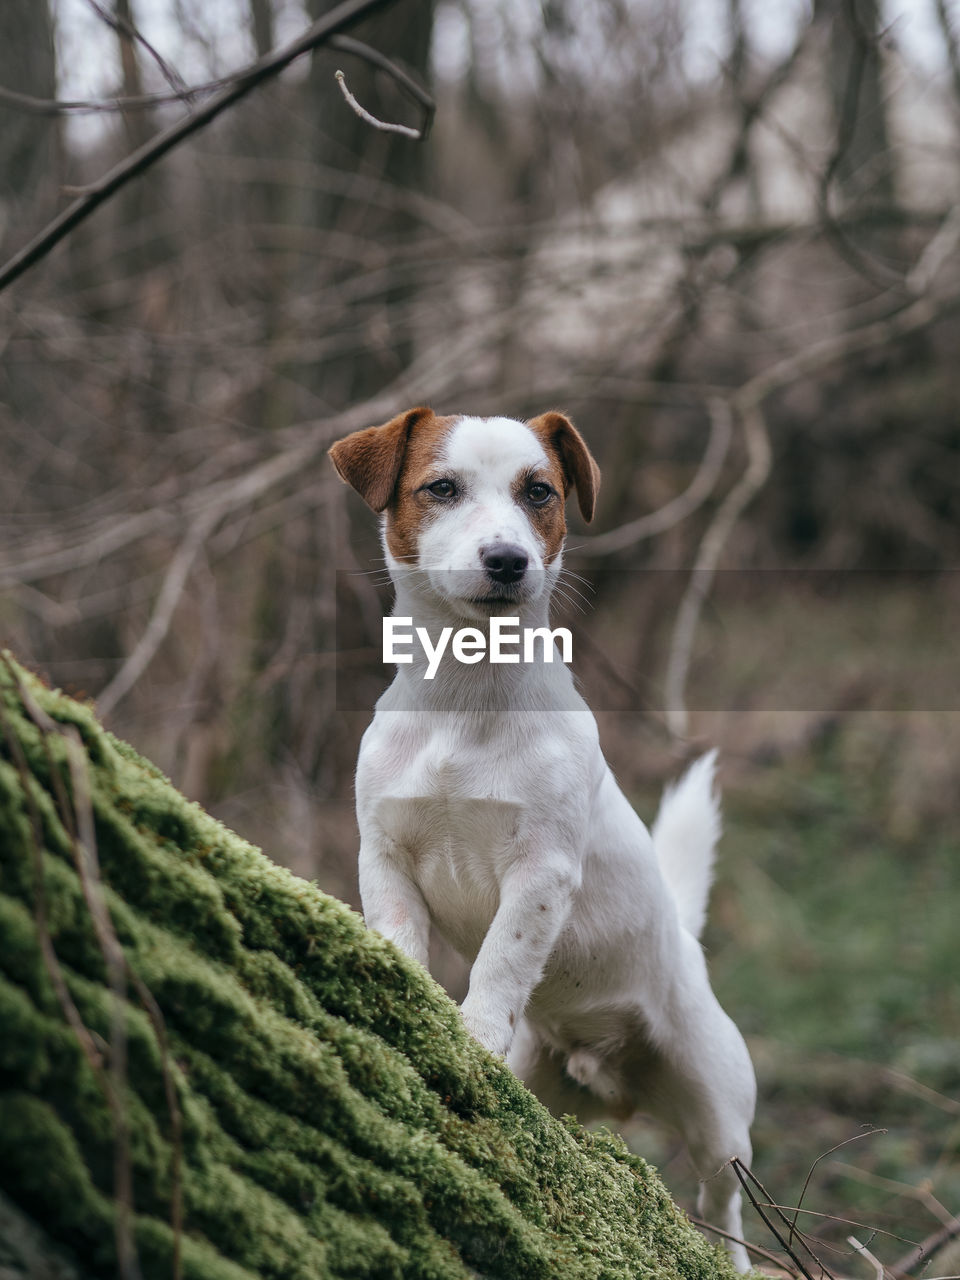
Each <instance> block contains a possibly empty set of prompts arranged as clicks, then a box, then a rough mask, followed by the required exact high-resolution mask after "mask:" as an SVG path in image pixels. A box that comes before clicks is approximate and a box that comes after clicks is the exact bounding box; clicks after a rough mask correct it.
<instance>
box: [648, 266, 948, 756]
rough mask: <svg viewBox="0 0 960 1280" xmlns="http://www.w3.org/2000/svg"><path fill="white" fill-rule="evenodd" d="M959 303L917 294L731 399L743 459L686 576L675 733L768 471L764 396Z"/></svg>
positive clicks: (671, 698) (674, 690)
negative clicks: (745, 515)
mask: <svg viewBox="0 0 960 1280" xmlns="http://www.w3.org/2000/svg"><path fill="white" fill-rule="evenodd" d="M958 306H960V292H955V293H952V294H948V295H947V296H945V297H943V298H940V299H936V298H933V297H929V296H928V297H924V298H920V299H919V300H917V301H916V302H913V303H911V304H910V305H909V306H907V307H903V308H902V309H901V310H899V311H896V312H894V313H893V314H892V315H890V316H887V317H886V318H885V319H883V320H878V321H876V322H874V323H873V324H868V325H865V326H863V328H861V329H853V330H850V331H849V332H846V333H841V334H838V335H836V336H831V337H829V338H824V339H823V340H822V341H820V342H815V343H813V344H812V345H811V346H809V347H806V348H804V349H803V350H802V351H798V352H796V353H795V354H794V355H792V356H787V357H786V358H785V359H783V360H780V361H778V362H777V363H776V364H774V365H772V366H771V367H770V368H769V369H766V370H764V371H763V372H762V373H759V374H757V375H756V376H755V377H754V378H751V379H750V381H749V382H746V383H744V385H743V386H742V387H741V388H740V390H739V391H737V392H735V393H734V395H733V396H731V398H730V406H731V409H732V410H733V412H734V414H735V415H736V416H737V417H738V418H739V419H740V422H741V425H742V428H743V435H744V444H745V445H746V449H747V466H746V469H745V470H744V472H743V474H742V475H741V477H740V479H739V480H738V481H737V483H736V484H735V485H734V486H733V488H732V489H731V490H730V492H729V493H728V494H727V496H726V498H725V499H724V501H723V502H722V503H721V505H720V507H719V509H718V510H717V512H716V514H715V515H714V517H713V519H712V521H711V522H710V525H709V526H708V528H707V531H706V533H705V534H704V535H703V538H702V539H701V542H700V546H699V549H698V551H697V556H696V559H695V561H694V566H693V569H692V571H691V575H690V582H689V584H688V586H687V589H686V591H685V592H684V596H683V599H682V600H681V602H680V608H679V610H678V612H677V618H676V622H675V623H674V629H673V636H672V639H671V643H670V658H669V661H668V664H667V676H666V715H667V724H668V726H669V727H670V729H671V731H672V732H673V733H674V734H676V735H677V736H678V737H685V736H686V734H687V730H688V725H689V716H688V713H687V706H686V686H687V679H688V676H689V671H690V659H691V655H692V650H693V642H694V639H695V636H696V631H697V625H698V623H699V620H700V613H701V610H702V607H703V602H704V600H705V599H706V597H707V595H708V594H709V591H710V587H711V585H712V583H713V579H714V576H715V574H716V569H717V564H718V562H719V559H720V555H721V554H722V552H723V548H724V546H725V545H726V542H727V539H728V538H729V536H730V533H731V531H732V529H733V527H734V525H735V524H736V522H737V520H738V519H739V517H740V515H741V514H742V512H743V511H744V510H745V508H746V507H747V505H748V504H749V503H750V502H751V501H752V500H753V498H754V497H755V495H756V494H757V493H758V492H759V490H760V489H761V488H762V487H763V484H764V483H765V481H766V479H767V476H768V475H769V473H770V462H771V454H770V441H769V437H768V434H767V426H766V421H765V418H764V414H763V410H762V407H761V406H762V404H763V401H764V400H766V398H767V397H768V396H769V395H771V394H772V393H773V392H774V391H777V390H779V389H781V388H782V387H785V386H787V385H789V384H790V383H792V382H795V381H797V380H798V379H800V378H802V377H805V376H807V375H808V374H811V373H814V372H816V371H817V370H819V369H822V368H826V367H827V366H828V365H830V364H833V363H834V362H836V361H837V360H841V359H845V358H847V357H849V356H851V355H856V354H858V353H860V352H863V351H869V350H871V349H872V348H873V347H877V346H882V345H883V344H884V343H889V342H894V341H896V340H897V339H899V338H902V337H903V336H905V335H906V334H908V333H914V332H916V331H917V330H919V329H922V328H924V327H925V326H926V325H928V324H930V323H931V322H932V321H934V320H936V319H938V318H939V317H940V316H943V315H945V314H947V313H948V312H950V311H953V310H955V309H956V308H957V307H958Z"/></svg>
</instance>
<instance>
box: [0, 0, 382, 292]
mask: <svg viewBox="0 0 960 1280" xmlns="http://www.w3.org/2000/svg"><path fill="white" fill-rule="evenodd" d="M394 2H395V0H344V3H343V4H340V5H338V6H337V8H336V9H333V10H331V12H329V13H326V14H324V15H323V17H321V18H318V19H317V21H316V22H314V23H313V24H312V25H311V26H309V27H308V28H307V30H306V31H304V32H303V33H302V34H301V35H300V36H298V37H297V39H296V40H292V41H291V42H290V43H289V44H287V45H285V46H284V47H283V48H282V49H278V50H275V51H274V52H273V53H270V54H268V55H267V56H266V57H265V58H261V59H260V60H259V62H255V63H254V64H253V65H252V66H251V67H248V68H247V69H246V70H245V71H241V72H240V73H238V74H237V75H236V76H235V77H234V78H233V79H232V80H231V81H230V83H229V84H227V85H226V86H225V87H224V88H223V89H222V90H221V91H220V92H219V93H217V94H215V95H214V96H213V97H212V98H210V99H209V100H208V101H207V102H205V103H204V104H203V105H202V106H199V107H197V109H196V110H195V111H193V112H192V113H191V114H190V115H188V116H186V117H185V118H184V119H183V120H179V121H177V123H176V124H174V125H171V126H170V128H169V129H165V130H164V131H163V132H162V133H159V134H158V135H157V136H156V137H155V138H152V139H151V140H150V141H149V142H148V143H145V144H144V146H142V147H140V148H138V150H136V151H135V152H134V153H133V154H132V155H130V156H128V157H127V158H126V160H124V161H122V162H121V163H120V164H118V165H116V166H115V167H114V168H113V169H111V170H110V171H109V173H107V174H105V175H104V176H103V177H102V178H100V179H99V181H98V182H96V183H94V184H93V185H92V186H91V188H90V189H89V191H87V193H86V194H85V195H83V196H81V197H80V198H79V199H78V200H75V201H74V203H73V204H71V205H69V206H68V207H67V208H66V209H64V211H63V213H61V214H59V215H58V217H56V218H54V219H53V221H52V222H50V223H49V224H48V225H47V226H46V227H45V228H44V229H43V231H41V232H40V233H39V234H38V235H37V236H35V237H34V239H33V240H31V241H30V243H29V244H27V245H25V246H24V247H23V248H22V249H21V250H20V251H19V252H18V253H15V254H14V256H13V257H12V258H11V259H10V260H9V261H8V262H7V263H6V264H5V265H4V266H3V267H2V268H0V289H4V288H6V286H7V285H8V284H11V283H12V282H13V281H14V280H16V279H18V278H19V277H20V276H21V275H23V273H24V272H25V271H26V270H28V269H29V268H30V267H31V266H33V264H34V263H35V262H39V261H40V259H41V258H44V257H46V255H47V254H48V253H49V252H50V250H51V249H52V248H53V247H54V246H55V245H57V244H59V243H60V241H61V240H63V238H64V237H65V236H67V235H69V234H70V232H71V231H73V229H74V228H75V227H77V226H79V224H80V223H81V222H83V221H84V220H85V219H86V218H88V217H89V216H90V214H91V213H93V211H94V210H95V209H97V208H99V207H100V205H102V204H103V203H104V202H105V201H107V200H109V198H110V197H111V196H112V195H114V194H115V193H116V192H117V191H119V190H120V188H121V187H123V186H125V185H126V184H127V183H128V182H130V181H131V180H132V179H133V178H136V177H139V176H140V174H142V173H144V172H146V170H147V169H150V168H152V166H153V165H155V164H156V163H157V161H158V160H160V159H162V158H163V157H164V156H165V155H167V153H168V152H170V151H172V150H173V149H174V147H176V146H179V144H180V143H181V142H183V141H184V139H185V138H189V137H190V136H191V135H192V134H194V133H197V132H198V131H199V130H200V129H203V128H204V127H205V126H206V125H208V124H210V123H211V121H213V120H215V119H216V118H217V116H219V115H220V114H221V113H222V112H223V111H225V110H226V109H227V108H228V107H232V106H233V104H234V103H235V102H239V101H240V99H241V98H244V97H246V95H247V94H248V93H250V92H251V91H252V90H253V89H256V88H257V87H258V86H259V85H261V84H263V83H264V81H266V80H270V79H272V78H273V77H275V76H277V75H279V74H280V72H281V71H283V70H284V69H285V68H286V67H288V66H289V65H290V63H291V62H294V61H295V60H296V59H297V58H300V57H302V56H303V54H305V53H309V52H310V51H311V50H312V49H316V48H317V47H318V45H321V44H324V43H325V42H326V41H327V40H329V39H330V37H331V36H332V35H335V34H337V33H338V32H340V31H341V30H342V29H343V28H344V27H349V26H352V25H353V23H355V22H357V21H359V20H360V19H361V18H364V17H366V16H368V15H369V14H370V13H373V12H374V11H375V10H377V9H381V8H383V7H384V6H385V5H388V4H392V3H394Z"/></svg>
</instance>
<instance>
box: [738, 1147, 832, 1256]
mask: <svg viewBox="0 0 960 1280" xmlns="http://www.w3.org/2000/svg"><path fill="white" fill-rule="evenodd" d="M730 1164H731V1166H732V1168H733V1171H734V1173H735V1174H736V1175H737V1180H738V1181H739V1183H740V1185H741V1187H742V1188H743V1190H744V1194H745V1195H746V1197H747V1199H748V1200H749V1201H750V1203H751V1204H752V1205H753V1207H754V1209H756V1211H757V1213H758V1215H759V1217H760V1220H761V1221H762V1222H763V1225H764V1226H765V1227H766V1228H767V1230H768V1231H769V1232H770V1234H771V1235H772V1236H773V1237H774V1238H775V1239H776V1240H777V1241H778V1242H779V1244H780V1246H781V1248H782V1249H783V1250H784V1252H785V1253H786V1254H787V1255H788V1257H789V1258H790V1259H791V1261H792V1262H793V1264H794V1266H795V1267H796V1268H797V1270H798V1271H799V1272H800V1274H801V1275H802V1276H804V1277H805V1280H814V1277H813V1275H811V1273H810V1271H809V1270H808V1269H807V1267H806V1266H805V1264H804V1263H803V1262H802V1261H801V1260H800V1259H799V1258H798V1257H797V1255H796V1254H795V1253H794V1251H793V1249H792V1248H791V1247H790V1245H789V1244H788V1243H787V1242H786V1240H784V1238H783V1236H782V1235H781V1234H780V1232H779V1231H778V1230H777V1228H776V1226H775V1225H774V1223H773V1222H771V1220H770V1219H769V1218H768V1217H767V1215H766V1214H765V1213H764V1211H763V1205H762V1204H761V1203H760V1201H759V1200H758V1199H757V1196H756V1194H755V1192H754V1190H753V1188H752V1187H751V1185H750V1183H749V1182H748V1181H747V1178H746V1172H747V1170H746V1166H745V1165H743V1164H742V1163H741V1161H740V1160H738V1159H737V1157H736V1156H734V1158H733V1159H732V1160H731V1161H730ZM764 1195H766V1192H764ZM831 1280H832V1278H831Z"/></svg>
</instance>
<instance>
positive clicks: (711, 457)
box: [577, 396, 733, 556]
mask: <svg viewBox="0 0 960 1280" xmlns="http://www.w3.org/2000/svg"><path fill="white" fill-rule="evenodd" d="M707 407H708V409H709V411H710V436H709V438H708V440H707V447H706V450H705V451H704V455H703V458H702V460H701V462H700V466H699V468H698V469H697V473H696V475H695V476H694V477H693V479H692V480H691V481H690V484H689V486H688V487H687V488H686V489H685V490H684V491H683V493H681V494H678V496H677V497H676V498H673V499H672V500H671V501H670V502H667V503H665V504H664V506H662V507H660V508H659V509H658V510H657V511H651V512H650V513H649V514H648V515H645V516H640V517H639V519H637V520H631V521H629V522H628V523H627V524H622V525H620V526H619V528H617V529H611V530H610V531H609V532H608V533H601V534H598V535H597V536H595V537H593V538H585V539H584V540H583V541H582V542H581V543H580V544H579V545H578V547H577V553H578V554H580V555H588V556H602V555H607V554H608V553H609V552H611V551H622V550H623V548H624V547H632V546H633V545H634V544H635V543H637V542H640V541H642V540H643V539H644V538H653V537H656V535H657V534H660V533H664V532H665V531H666V530H667V529H672V528H673V527H674V525H677V524H680V522H681V521H682V520H686V519H687V517H688V516H690V515H692V514H693V512H694V511H696V510H697V508H698V507H700V506H702V505H703V503H704V502H705V501H706V500H707V498H709V496H710V494H711V493H713V491H714V489H715V488H716V485H717V481H718V480H719V478H720V472H721V470H722V468H723V462H724V459H725V458H726V456H727V451H728V449H729V448H730V439H731V436H732V434H733V424H732V415H731V412H730V405H729V403H728V402H727V401H726V400H724V399H722V398H721V397H720V396H714V397H713V398H712V399H711V400H710V401H709V403H708V406H707Z"/></svg>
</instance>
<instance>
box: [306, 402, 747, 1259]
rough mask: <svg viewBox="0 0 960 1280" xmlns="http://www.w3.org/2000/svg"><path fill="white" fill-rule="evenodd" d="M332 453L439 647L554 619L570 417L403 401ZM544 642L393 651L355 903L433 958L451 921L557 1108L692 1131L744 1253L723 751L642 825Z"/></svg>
mask: <svg viewBox="0 0 960 1280" xmlns="http://www.w3.org/2000/svg"><path fill="white" fill-rule="evenodd" d="M330 456H331V458H332V460H333V463H334V466H335V467H336V469H337V471H338V472H339V474H340V476H341V477H342V478H343V479H344V480H345V481H347V482H348V483H349V484H351V485H352V486H353V487H354V488H355V489H356V490H357V491H358V492H359V494H360V496H361V497H362V498H363V499H364V500H365V501H366V502H367V504H368V505H369V506H370V507H372V508H373V510H374V511H376V512H378V513H382V516H383V522H382V527H383V543H384V549H385V553H386V559H387V565H388V566H389V570H390V576H391V578H392V579H393V582H394V585H395V588H396V603H395V607H394V616H395V617H401V616H402V617H405V618H410V619H412V622H413V624H414V625H415V626H416V627H419V628H422V632H421V635H422V636H423V637H424V638H425V643H426V642H427V639H429V645H428V647H429V648H430V649H432V650H433V651H434V652H435V653H436V652H438V651H439V646H440V643H441V635H442V633H443V631H444V628H450V627H454V628H464V627H470V626H472V627H475V628H478V629H479V628H480V627H482V626H483V625H487V626H489V623H490V619H491V617H494V616H500V617H503V616H506V615H509V616H511V617H515V618H518V619H519V621H520V625H521V626H522V627H537V628H542V627H547V626H548V609H549V604H550V594H551V591H552V589H553V586H554V584H555V583H556V581H557V577H558V575H559V573H560V568H561V560H562V552H563V541H564V536H565V532H566V526H565V522H564V513H563V507H564V499H565V498H566V496H567V494H568V493H569V492H570V491H571V489H575V490H576V494H577V499H578V501H579V505H580V510H581V512H582V513H583V516H584V518H585V519H586V520H590V519H591V517H592V515H593V511H594V505H595V500H596V493H597V486H598V483H599V471H598V469H597V466H596V463H595V462H594V460H593V458H592V457H591V455H590V452H589V450H588V449H587V446H586V445H585V443H584V441H583V439H582V438H581V436H580V435H579V433H578V432H577V431H576V429H575V428H574V427H573V425H572V423H570V422H569V420H568V419H567V418H565V417H564V416H563V415H562V414H559V413H546V414H543V415H541V416H540V417H538V418H534V419H533V420H532V421H530V422H527V423H522V422H516V421H513V420H511V419H508V418H475V417H466V416H462V417H445V418H442V417H438V416H436V415H435V414H434V413H433V412H432V410H430V409H424V408H419V409H411V410H410V411H409V412H407V413H404V414H401V415H400V416H399V417H397V418H394V419H393V420H392V421H391V422H388V423H386V424H385V425H384V426H381V427H371V428H369V429H367V430H365V431H357V432H354V433H353V434H352V435H349V436H347V437H346V438H345V439H343V440H340V441H339V442H338V443H337V444H335V445H334V446H333V448H332V449H331V450H330ZM449 634H450V633H449V631H448V632H447V636H448V638H449ZM545 648H546V646H543V645H541V647H540V655H541V657H540V661H536V662H532V663H524V662H501V663H500V664H494V663H491V662H489V661H481V662H474V661H468V660H467V659H464V658H463V656H461V657H460V658H459V659H458V657H457V656H456V654H455V653H454V652H453V649H452V647H451V646H449V645H448V646H447V647H446V648H445V649H444V650H443V654H442V657H441V658H440V660H439V662H437V661H436V658H434V661H433V663H432V664H430V665H432V666H433V667H434V668H435V671H434V678H431V679H426V678H425V677H426V675H427V668H428V656H427V653H426V652H425V651H422V652H420V653H418V652H417V646H416V645H414V646H413V652H412V653H411V654H409V655H408V659H409V660H408V661H407V662H406V663H405V665H401V666H399V667H398V670H397V675H396V678H395V680H394V681H393V683H392V685H391V686H390V688H389V689H388V690H387V691H386V693H385V694H384V695H383V697H382V698H381V699H380V701H379V702H378V703H377V708H376V714H375V715H374V719H373V723H372V724H371V725H370V727H369V728H368V729H367V732H366V734H365V735H364V738H363V743H362V745H361V748H360V758H359V762H358V765H357V817H358V821H359V826H360V838H361V844H360V868H359V869H360V893H361V897H362V901H363V911H364V916H365V918H366V921H367V923H368V925H370V927H371V928H374V929H377V930H379V931H380V933H382V934H383V935H384V936H385V937H387V938H390V939H392V940H393V941H394V942H395V943H396V944H397V945H398V946H399V947H401V948H402V949H403V950H404V951H406V952H407V953H408V954H409V955H411V956H413V957H414V958H415V959H416V960H419V961H420V963H421V964H423V965H426V964H427V961H428V944H429V935H430V926H431V924H433V925H435V926H436V927H437V929H439V931H440V932H441V933H442V934H443V936H444V937H445V938H446V939H447V940H448V941H449V942H450V943H451V944H452V945H453V946H454V947H455V948H456V949H457V951H459V952H460V953H461V954H462V955H463V956H464V957H465V958H466V959H467V960H468V961H469V962H470V963H471V965H472V968H471V971H470V988H469V993H468V995H467V997H466V999H465V1000H464V1002H463V1010H462V1012H463V1017H464V1020H465V1022H466V1025H467V1027H468V1028H469V1030H470V1031H471V1032H472V1034H473V1035H474V1036H475V1037H476V1039H477V1040H479V1041H480V1043H481V1044H482V1045H484V1046H485V1047H486V1048H487V1049H489V1050H491V1052H493V1053H496V1054H501V1055H503V1056H505V1057H506V1058H507V1060H508V1062H509V1065H510V1066H511V1067H512V1068H513V1069H514V1070H515V1071H516V1072H517V1073H518V1074H519V1075H520V1076H521V1078H522V1079H524V1080H525V1081H526V1082H527V1084H528V1085H529V1086H530V1088H531V1089H532V1090H533V1091H534V1092H535V1093H536V1094H537V1095H538V1096H539V1097H541V1098H542V1099H543V1101H544V1102H545V1103H546V1104H547V1105H548V1106H550V1107H551V1108H552V1109H553V1110H555V1111H557V1112H563V1111H568V1112H575V1113H576V1114H577V1115H578V1116H579V1117H580V1118H581V1120H584V1119H593V1118H597V1117H600V1116H612V1117H615V1118H617V1119H620V1120H623V1119H625V1118H626V1117H628V1116H629V1115H631V1114H632V1113H633V1112H634V1111H637V1110H643V1111H646V1112H649V1113H651V1114H653V1115H654V1116H657V1117H659V1118H660V1119H662V1120H664V1121H666V1122H667V1123H668V1124H670V1125H672V1126H673V1127H675V1128H676V1129H678V1130H679V1131H680V1132H681V1134H682V1135H683V1137H684V1139H685V1141H686V1143H687V1146H688V1148H689V1151H690V1154H691V1156H692V1158H693V1161H694V1164H695V1165H696V1167H697V1170H698V1172H699V1175H700V1178H701V1179H702V1186H701V1193H700V1200H699V1206H698V1207H699V1212H700V1214H701V1215H702V1216H703V1217H704V1218H706V1219H707V1220H708V1221H709V1222H711V1223H713V1224H714V1225H715V1226H717V1227H719V1228H720V1229H721V1230H722V1231H723V1232H726V1233H727V1234H728V1236H730V1237H734V1239H732V1240H728V1241H727V1247H728V1248H729V1250H730V1252H731V1254H732V1256H733V1260H734V1262H735V1264H736V1266H737V1267H738V1268H739V1269H740V1270H741V1271H743V1270H747V1269H748V1262H747V1255H746V1252H745V1250H744V1248H743V1246H742V1245H741V1244H738V1243H736V1238H739V1237H740V1236H742V1226H741V1214H740V1189H739V1185H738V1182H737V1179H736V1175H735V1173H734V1171H733V1169H732V1168H731V1167H730V1165H729V1161H730V1159H731V1157H733V1156H738V1157H739V1158H740V1159H741V1160H742V1161H744V1162H745V1163H749V1160H750V1155H751V1150H750V1136H749V1129H750V1123H751V1120H752V1118H753V1109H754V1101H755V1091H756V1087H755V1083H754V1075H753V1068H752V1066H751V1063H750V1057H749V1054H748V1052H747V1049H746V1046H745V1044H744V1042H743V1039H742V1037H741V1035H740V1033H739V1032H738V1031H737V1028H736V1027H735V1026H734V1024H733V1023H732V1022H731V1020H730V1019H729V1018H728V1017H727V1015H726V1014H725V1013H724V1012H723V1010H722V1009H721V1008H720V1005H719V1004H718V1003H717V1000H716V997H715V996H714V994H713V992H712V990H711V988H710V984H709V980H708V978H707V971H706V966H705V964H704V959H703V955H702V952H701V948H700V945H699V943H698V942H697V937H698V935H699V933H700V930H701V927H702V925H703V920H704V915H705V911H706V903H707V896H708V893H709V888H710V880H711V866H712V862H713V856H714V845H715V843H716V840H717V837H718V835H719V833H720V816H719V811H718V807H717V802H716V800H715V798H714V795H713V765H714V760H713V755H712V754H711V755H708V756H705V757H704V758H702V759H701V760H699V761H698V762H697V763H695V764H694V765H693V766H692V768H691V769H690V770H689V771H688V772H687V773H686V775H685V776H684V777H683V779H682V780H681V781H680V783H679V784H678V785H677V786H675V787H674V788H673V789H668V790H667V792H666V794H665V795H664V798H663V802H662V804H661V808H660V813H659V816H658V817H657V820H656V823H655V824H654V827H653V835H652V838H651V835H650V833H649V832H648V831H647V829H646V827H645V826H644V825H643V823H642V822H641V821H640V819H639V818H638V817H637V815H636V814H635V813H634V811H633V809H632V808H631V806H630V804H629V802H628V801H627V800H626V798H625V797H624V795H623V793H622V792H621V791H620V789H619V787H618V786H617V783H616V781H615V780H614V777H613V774H612V773H611V771H610V768H609V766H608V765H607V763H606V761H605V760H604V758H603V755H602V753H601V751H600V746H599V742H598V734H597V725H596V721H595V720H594V718H593V715H592V714H591V712H590V710H589V708H588V707H587V705H586V703H585V702H584V701H583V699H582V698H581V697H580V695H579V694H578V693H577V691H576V689H575V687H574V682H573V677H572V675H571V673H570V670H569V668H568V667H567V666H565V665H564V664H563V663H562V662H561V661H559V660H555V661H547V660H544V659H545V657H546V654H545V653H544V649H545ZM421 649H422V646H421ZM462 652H464V651H463V650H462V651H461V654H462ZM550 656H551V657H555V656H558V655H553V654H551V655H550Z"/></svg>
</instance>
